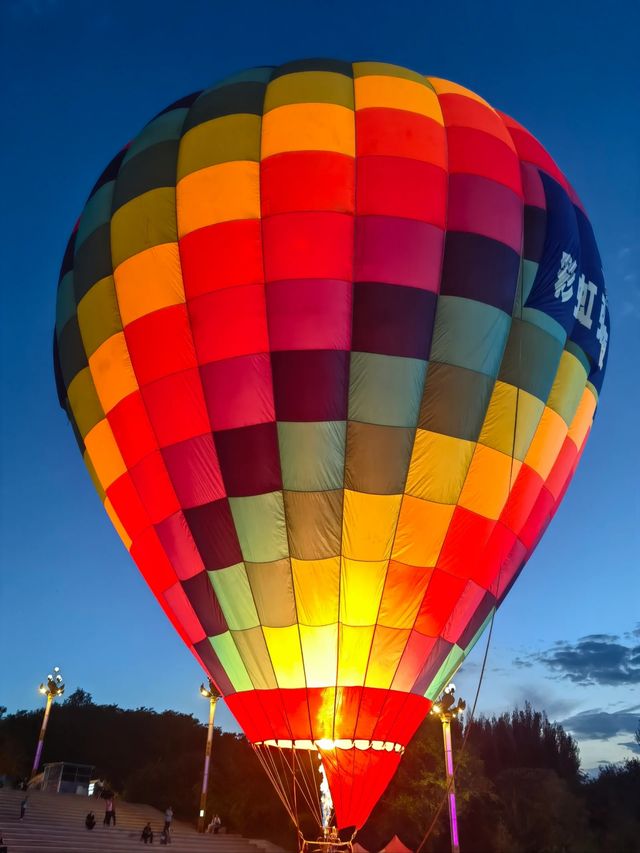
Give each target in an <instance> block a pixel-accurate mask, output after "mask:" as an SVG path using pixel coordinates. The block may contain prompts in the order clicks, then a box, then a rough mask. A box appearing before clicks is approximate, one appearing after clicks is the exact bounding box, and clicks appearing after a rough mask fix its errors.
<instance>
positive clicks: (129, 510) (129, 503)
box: [107, 473, 150, 539]
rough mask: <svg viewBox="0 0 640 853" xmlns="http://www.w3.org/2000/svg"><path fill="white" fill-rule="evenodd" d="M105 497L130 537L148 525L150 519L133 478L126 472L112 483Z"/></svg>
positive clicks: (132, 537) (136, 534) (133, 537)
mask: <svg viewBox="0 0 640 853" xmlns="http://www.w3.org/2000/svg"><path fill="white" fill-rule="evenodd" d="M107 497H108V498H109V500H110V501H111V503H112V504H113V507H114V509H115V511H116V513H117V514H118V518H119V519H120V521H121V522H122V525H123V527H124V529H125V530H126V531H127V533H128V534H129V538H130V539H135V538H136V537H137V536H138V535H139V534H140V533H141V531H142V530H144V529H145V528H146V527H149V524H150V519H149V515H148V513H147V512H146V510H145V508H144V506H143V505H142V502H141V501H140V497H139V496H138V492H137V491H136V488H135V486H134V484H133V480H132V479H131V477H130V476H129V474H128V473H125V474H123V475H122V476H121V477H118V479H117V480H116V481H115V482H114V483H112V484H111V485H110V486H109V488H108V489H107Z"/></svg>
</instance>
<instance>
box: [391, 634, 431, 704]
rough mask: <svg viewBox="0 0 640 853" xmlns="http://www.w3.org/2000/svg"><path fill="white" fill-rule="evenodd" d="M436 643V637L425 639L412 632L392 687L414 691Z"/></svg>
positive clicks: (421, 635)
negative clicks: (413, 688)
mask: <svg viewBox="0 0 640 853" xmlns="http://www.w3.org/2000/svg"><path fill="white" fill-rule="evenodd" d="M436 642H437V639H436V637H425V636H424V635H423V634H419V633H418V632H417V631H412V632H411V634H410V635H409V641H408V642H407V645H406V646H405V650H404V652H403V653H402V658H401V659H400V663H399V665H398V670H397V672H396V674H395V676H394V678H393V682H392V685H391V686H392V687H393V689H394V690H411V689H412V687H413V686H414V684H415V682H416V679H417V678H418V676H419V675H420V673H421V672H422V667H423V666H424V662H425V661H426V660H427V658H428V657H429V654H430V652H431V651H432V650H433V647H434V646H435V644H436Z"/></svg>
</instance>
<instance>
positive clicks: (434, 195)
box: [54, 60, 609, 828]
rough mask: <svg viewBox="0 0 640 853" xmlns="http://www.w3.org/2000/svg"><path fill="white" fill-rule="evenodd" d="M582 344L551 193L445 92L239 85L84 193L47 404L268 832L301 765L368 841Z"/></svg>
mask: <svg viewBox="0 0 640 853" xmlns="http://www.w3.org/2000/svg"><path fill="white" fill-rule="evenodd" d="M608 338H609V315H608V310H607V301H606V295H605V288H604V281H603V276H602V269H601V262H600V259H599V256H598V250H597V248H596V244H595V240H594V236H593V233H592V229H591V226H590V224H589V220H588V219H587V216H586V214H585V211H584V209H583V206H582V204H581V203H580V201H579V199H578V197H577V195H576V193H575V192H574V190H573V189H572V187H571V186H570V184H569V183H568V181H567V179H566V178H565V176H564V175H563V174H562V172H561V171H560V170H559V168H558V167H557V166H556V164H555V163H554V161H553V160H552V159H551V157H550V156H549V154H547V152H546V151H545V150H544V148H543V147H542V146H541V145H540V143H539V142H537V141H536V139H535V138H534V137H533V136H532V135H531V134H530V133H529V132H528V131H527V130H525V128H524V127H522V126H521V125H520V124H518V123H517V122H516V121H514V120H513V119H511V118H509V117H508V116H506V115H504V114H502V113H500V112H498V111H496V110H495V109H493V108H492V107H491V106H490V105H489V104H488V103H487V102H486V101H484V100H483V99H482V98H481V97H479V96H478V95H476V94H474V93H473V92H471V91H469V90H468V89H465V88H463V87H462V86H459V85H456V84H455V83H452V82H449V81H446V80H442V79H438V78H434V77H425V76H422V75H421V74H418V73H416V72H414V71H411V70H409V69H406V68H402V67H398V66H393V65H388V64H384V63H378V62H356V63H353V64H352V63H348V62H342V61H337V60H303V61H297V62H291V63H288V64H285V65H281V66H279V67H269V68H253V69H250V70H248V71H243V72H242V73H240V74H237V75H235V76H234V77H231V78H229V79H227V80H225V81H223V82H222V83H219V84H217V85H215V86H213V87H212V88H210V89H207V90H204V91H202V92H198V93H196V94H193V95H190V96H188V97H185V98H183V99H182V100H180V101H177V102H176V103H174V104H172V105H171V106H170V107H168V108H167V109H166V110H164V111H163V112H162V113H160V114H159V115H158V116H156V117H155V118H154V119H153V120H152V121H150V122H149V124H147V125H146V127H144V129H143V130H142V131H141V132H140V133H139V134H138V135H137V136H136V137H135V138H134V140H133V141H132V142H131V143H130V144H129V145H128V146H127V147H126V148H124V149H123V150H122V151H121V152H120V153H119V154H118V155H117V156H116V157H115V158H114V160H113V161H112V162H111V163H110V164H109V165H108V167H107V168H106V169H105V171H104V172H103V174H102V175H101V177H100V178H99V180H98V182H97V183H96V185H95V187H94V189H93V191H92V192H91V194H90V196H89V200H88V201H87V203H86V206H85V208H84V211H83V213H82V215H81V217H80V220H79V222H78V225H77V227H76V229H75V230H74V232H73V234H72V236H71V239H70V241H69V245H68V248H67V251H66V254H65V256H64V261H63V264H62V270H61V274H60V281H59V286H58V302H57V321H56V333H55V352H54V361H55V370H56V378H57V385H58V391H59V398H60V403H61V405H62V406H63V407H64V409H65V410H66V412H67V415H68V417H69V419H70V421H71V424H72V426H73V429H74V431H75V435H76V438H77V442H78V445H79V447H80V450H81V452H82V454H83V457H84V461H85V463H86V465H87V468H88V469H89V472H90V474H91V477H92V478H93V481H94V483H95V487H96V489H97V491H98V493H99V495H100V499H101V501H102V502H103V504H104V507H105V509H106V511H107V513H108V515H109V517H110V518H111V520H112V522H113V524H114V526H115V528H116V530H117V532H118V533H119V535H120V537H121V538H122V540H123V542H124V544H125V546H126V547H127V549H128V550H129V552H130V554H131V556H132V557H133V559H134V561H135V562H136V563H137V565H138V568H139V569H140V571H141V573H142V574H143V576H144V578H145V579H146V581H147V583H148V585H149V586H150V588H151V590H152V592H153V593H154V595H155V596H156V598H157V599H158V602H159V604H160V605H161V607H162V608H163V609H164V611H165V612H166V614H167V616H168V617H169V619H170V620H171V622H172V623H173V625H174V626H175V628H176V630H177V631H178V633H179V634H180V636H181V637H182V639H183V640H184V642H185V643H186V645H187V646H188V647H189V649H190V650H191V651H192V653H193V654H194V655H195V656H196V658H197V659H198V660H199V661H200V663H201V664H202V666H203V668H204V670H205V671H206V673H207V674H208V675H209V676H210V677H211V679H212V681H213V683H214V684H215V686H216V687H217V689H219V691H220V692H221V694H222V695H223V696H224V697H225V700H226V702H227V705H228V707H229V708H230V710H231V711H232V713H233V714H234V715H235V717H236V719H237V721H238V723H239V724H240V726H241V727H242V729H243V730H244V732H245V733H246V736H247V738H248V739H249V741H250V742H251V743H252V744H253V745H254V747H255V749H256V753H257V754H258V755H259V757H261V760H262V761H263V764H264V765H265V767H266V769H267V771H268V772H269V774H270V776H271V777H272V779H273V781H274V783H275V784H276V785H277V787H278V790H279V792H280V794H281V797H282V799H283V802H285V805H287V808H288V809H289V811H290V813H292V817H293V819H294V820H296V817H295V796H296V792H297V794H298V804H300V802H301V801H302V795H301V791H302V783H303V781H304V774H303V766H306V764H305V762H309V763H310V765H313V764H314V762H315V761H316V756H317V755H318V754H319V755H320V758H321V766H322V771H323V773H324V776H325V779H324V780H323V786H324V793H325V795H326V796H325V805H326V800H327V798H328V796H329V794H330V797H331V799H332V807H333V809H334V812H335V822H336V824H337V826H338V827H341V828H345V827H356V828H357V827H360V826H362V824H363V823H364V822H365V821H366V819H367V817H368V815H369V813H370V811H371V809H372V808H373V806H374V804H375V803H376V801H377V800H378V798H379V797H380V795H381V794H382V792H383V791H384V789H385V787H386V786H387V784H388V782H389V780H390V778H391V777H392V775H393V773H394V771H395V769H396V768H397V766H398V763H399V762H400V760H401V757H402V754H403V752H404V750H405V748H406V747H407V745H408V743H409V741H410V740H411V737H412V735H413V734H414V732H415V730H416V728H417V727H418V726H419V724H420V722H421V721H422V720H423V719H424V717H425V715H426V714H427V713H428V711H429V709H430V707H431V704H432V700H433V699H434V697H436V696H437V695H438V694H439V693H440V692H441V690H442V688H443V686H444V685H445V684H446V683H447V682H448V680H449V679H450V678H451V677H452V675H453V673H454V672H455V671H456V670H457V668H458V667H459V666H460V664H461V662H462V661H463V660H464V658H465V656H466V655H467V654H468V653H469V651H470V649H471V648H472V647H473V645H474V643H475V642H476V641H477V639H478V637H479V636H480V634H481V633H482V631H483V628H484V627H485V626H486V625H487V623H488V621H489V620H490V619H491V618H492V614H493V613H494V611H495V609H496V608H497V607H498V605H499V604H500V602H501V601H502V600H503V598H504V596H505V595H506V594H507V591H508V590H509V588H510V587H511V585H512V584H513V582H514V580H515V578H516V577H517V575H518V573H519V572H520V570H521V569H522V567H523V566H524V564H525V563H526V561H527V560H528V558H529V556H530V555H531V553H532V551H533V550H534V548H535V546H536V544H537V542H538V540H539V539H540V537H541V535H542V534H543V532H544V530H545V529H546V527H547V525H548V524H549V522H550V520H551V518H552V517H553V515H554V513H555V512H556V510H557V508H558V506H559V503H560V501H561V500H562V497H563V495H564V493H565V490H566V488H567V486H568V484H569V482H570V480H571V478H572V475H573V473H574V470H575V468H576V465H577V463H578V460H579V458H580V456H581V454H582V451H583V448H584V444H585V441H586V438H587V435H588V433H589V430H590V428H591V424H592V421H593V416H594V412H595V409H596V404H597V401H598V396H599V392H600V388H601V384H602V379H603V376H604V372H605V367H606V359H607V346H608ZM276 754H277V756H279V758H276ZM278 761H279V762H280V763H279V764H278ZM315 767H316V772H317V764H316V765H315ZM281 769H283V770H288V771H290V773H291V776H292V778H293V781H292V782H291V779H290V780H289V782H286V783H285V782H284V781H283V780H282V776H283V773H281V772H280V770H281ZM296 774H297V775H296ZM316 781H317V780H316ZM292 803H293V804H292ZM329 810H330V809H329ZM329 819H330V818H329ZM327 820H328V819H327V818H326V816H325V819H324V824H325V828H326V827H327V825H328V823H327Z"/></svg>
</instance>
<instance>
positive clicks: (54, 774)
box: [42, 761, 94, 797]
mask: <svg viewBox="0 0 640 853" xmlns="http://www.w3.org/2000/svg"><path fill="white" fill-rule="evenodd" d="M93 770H94V767H93V765H92V764H72V763H71V762H70V761H58V762H56V763H55V764H45V765H44V774H43V778H42V790H43V791H50V792H51V793H58V794H80V795H81V796H84V797H86V796H87V795H88V793H89V782H90V781H91V780H92V779H93Z"/></svg>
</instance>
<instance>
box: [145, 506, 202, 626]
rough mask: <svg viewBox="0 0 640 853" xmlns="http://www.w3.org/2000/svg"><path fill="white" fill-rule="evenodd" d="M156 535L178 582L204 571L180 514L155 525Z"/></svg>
mask: <svg viewBox="0 0 640 853" xmlns="http://www.w3.org/2000/svg"><path fill="white" fill-rule="evenodd" d="M156 533H157V534H158V539H159V540H160V542H161V543H162V547H163V548H164V551H165V553H166V555H167V558H168V559H169V561H170V563H171V565H172V566H173V568H174V570H175V573H176V575H177V576H178V577H179V578H180V580H182V581H184V580H188V579H189V578H192V577H194V575H197V574H199V573H200V572H202V571H204V563H203V562H202V557H201V556H200V554H199V552H198V549H197V548H196V543H195V542H194V541H193V536H192V535H191V531H190V530H189V527H188V525H187V520H186V518H185V517H184V514H183V513H182V512H176V513H175V514H174V515H171V516H169V518H165V520H164V521H161V522H160V524H158V525H156ZM194 642H196V640H194Z"/></svg>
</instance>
